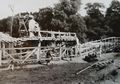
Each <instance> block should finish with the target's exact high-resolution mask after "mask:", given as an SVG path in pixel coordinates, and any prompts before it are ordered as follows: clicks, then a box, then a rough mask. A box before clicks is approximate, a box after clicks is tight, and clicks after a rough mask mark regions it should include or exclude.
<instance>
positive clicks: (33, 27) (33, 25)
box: [28, 15, 41, 37]
mask: <svg viewBox="0 0 120 84" xmlns="http://www.w3.org/2000/svg"><path fill="white" fill-rule="evenodd" d="M29 18H30V20H29V24H28V26H29V29H28V31H29V37H34V36H41V34H40V27H39V24H38V23H37V22H36V21H35V20H34V17H33V16H32V15H29ZM36 33H37V35H36Z"/></svg>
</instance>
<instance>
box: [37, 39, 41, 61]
mask: <svg viewBox="0 0 120 84" xmlns="http://www.w3.org/2000/svg"><path fill="white" fill-rule="evenodd" d="M40 53H41V41H40V40H39V44H38V50H37V61H39V60H40Z"/></svg>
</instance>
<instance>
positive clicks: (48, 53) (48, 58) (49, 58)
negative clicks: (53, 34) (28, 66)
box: [46, 51, 52, 64]
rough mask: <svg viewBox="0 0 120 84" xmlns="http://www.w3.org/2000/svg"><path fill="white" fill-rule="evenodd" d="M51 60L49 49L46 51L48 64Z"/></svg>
mask: <svg viewBox="0 0 120 84" xmlns="http://www.w3.org/2000/svg"><path fill="white" fill-rule="evenodd" d="M51 60H52V56H51V53H50V51H48V52H47V53H46V63H47V64H48V63H50V61H51Z"/></svg>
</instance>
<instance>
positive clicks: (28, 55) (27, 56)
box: [22, 49, 37, 63]
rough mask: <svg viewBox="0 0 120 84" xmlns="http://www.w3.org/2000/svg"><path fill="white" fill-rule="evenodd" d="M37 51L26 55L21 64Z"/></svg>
mask: <svg viewBox="0 0 120 84" xmlns="http://www.w3.org/2000/svg"><path fill="white" fill-rule="evenodd" d="M36 50H37V49H34V50H33V51H32V52H31V53H28V54H27V55H25V56H26V58H25V59H24V60H23V61H22V63H24V62H25V61H26V60H27V59H28V58H29V57H30V56H31V55H32V54H33V53H34V52H35V51H36Z"/></svg>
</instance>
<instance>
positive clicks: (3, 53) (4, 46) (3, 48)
mask: <svg viewBox="0 0 120 84" xmlns="http://www.w3.org/2000/svg"><path fill="white" fill-rule="evenodd" d="M2 44H3V56H5V43H4V42H2Z"/></svg>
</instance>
